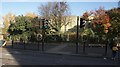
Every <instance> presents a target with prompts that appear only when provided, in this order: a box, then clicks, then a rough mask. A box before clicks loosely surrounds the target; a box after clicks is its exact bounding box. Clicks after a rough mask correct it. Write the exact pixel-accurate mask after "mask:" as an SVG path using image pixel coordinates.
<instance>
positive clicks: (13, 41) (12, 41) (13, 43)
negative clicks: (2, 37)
mask: <svg viewBox="0 0 120 67" xmlns="http://www.w3.org/2000/svg"><path fill="white" fill-rule="evenodd" d="M13 44H14V40H12V49H13V48H14V46H13Z"/></svg>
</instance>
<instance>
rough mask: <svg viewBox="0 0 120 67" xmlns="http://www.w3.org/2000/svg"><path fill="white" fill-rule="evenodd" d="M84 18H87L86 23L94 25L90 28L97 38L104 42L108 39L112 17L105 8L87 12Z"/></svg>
mask: <svg viewBox="0 0 120 67" xmlns="http://www.w3.org/2000/svg"><path fill="white" fill-rule="evenodd" d="M90 17H93V19H89V18H90ZM83 18H85V19H86V21H91V23H90V24H92V26H91V27H90V28H91V30H92V31H93V32H94V35H95V36H98V38H100V39H101V38H102V39H104V40H107V39H108V37H107V35H108V32H109V28H110V26H111V23H110V17H109V15H108V14H107V13H106V10H104V8H103V7H100V8H99V9H97V10H95V11H90V12H85V13H84V14H83Z"/></svg>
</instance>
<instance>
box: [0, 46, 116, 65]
mask: <svg viewBox="0 0 120 67" xmlns="http://www.w3.org/2000/svg"><path fill="white" fill-rule="evenodd" d="M0 49H2V58H1V59H2V65H118V61H113V60H111V59H106V60H105V59H103V58H102V57H99V58H97V57H82V56H73V55H64V54H63V55H62V54H61V55H59V54H47V53H42V52H39V51H30V50H16V49H6V48H0Z"/></svg>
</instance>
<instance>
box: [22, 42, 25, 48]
mask: <svg viewBox="0 0 120 67" xmlns="http://www.w3.org/2000/svg"><path fill="white" fill-rule="evenodd" d="M22 43H23V46H24V50H25V49H26V48H25V41H23V42H22Z"/></svg>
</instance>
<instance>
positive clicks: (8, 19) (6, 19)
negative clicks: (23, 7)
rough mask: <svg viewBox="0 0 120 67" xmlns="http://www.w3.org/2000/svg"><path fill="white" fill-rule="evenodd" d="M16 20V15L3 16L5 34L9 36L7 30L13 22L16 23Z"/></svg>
mask: <svg viewBox="0 0 120 67" xmlns="http://www.w3.org/2000/svg"><path fill="white" fill-rule="evenodd" d="M14 19H15V14H12V13H8V14H6V15H5V16H3V25H4V28H3V29H2V32H3V34H7V30H8V28H9V26H10V24H11V22H13V23H14Z"/></svg>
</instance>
